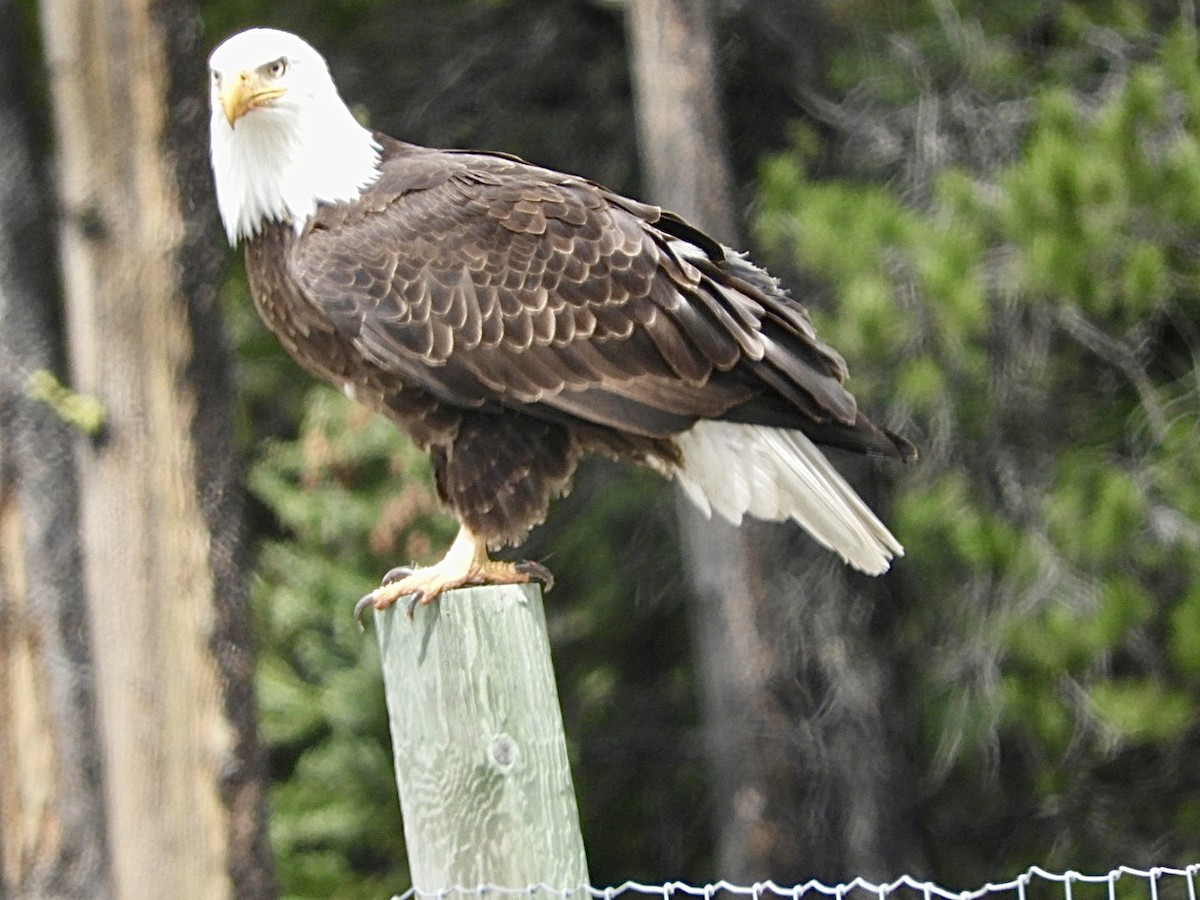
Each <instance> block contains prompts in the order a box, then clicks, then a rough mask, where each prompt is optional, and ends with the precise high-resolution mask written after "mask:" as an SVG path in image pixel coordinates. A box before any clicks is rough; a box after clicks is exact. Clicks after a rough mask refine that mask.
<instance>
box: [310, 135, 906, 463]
mask: <svg viewBox="0 0 1200 900" xmlns="http://www.w3.org/2000/svg"><path fill="white" fill-rule="evenodd" d="M396 146H398V147H400V148H402V150H395V149H393V150H392V152H391V153H390V154H389V158H388V160H387V161H386V162H385V164H384V167H383V174H382V176H381V178H380V179H379V181H378V182H376V184H374V185H373V186H372V187H371V188H370V189H369V190H368V191H367V192H366V194H365V195H364V198H363V202H362V203H360V204H356V205H355V206H354V207H353V208H352V209H351V208H347V207H341V208H338V209H337V210H336V211H333V212H329V213H322V214H318V216H317V219H316V221H315V223H314V225H313V226H312V228H311V230H310V231H309V233H308V234H307V235H306V236H304V237H303V238H302V240H301V241H300V242H299V244H298V247H297V253H296V259H295V269H296V272H297V276H298V278H299V280H300V281H301V283H302V284H303V285H305V287H306V289H307V291H308V292H309V295H310V297H311V298H312V302H314V303H317V304H319V305H320V306H321V307H322V308H323V311H324V313H325V314H326V315H327V316H328V317H329V318H330V319H331V321H332V322H333V323H334V324H335V326H336V327H337V328H338V329H339V330H340V331H341V332H342V333H343V334H344V335H346V336H347V337H348V338H349V339H350V340H352V341H353V343H354V344H355V346H357V347H358V348H359V349H360V350H361V352H362V353H363V354H364V355H365V356H366V357H367V358H368V359H370V360H371V361H372V362H373V363H374V364H375V365H377V366H379V367H380V368H382V369H384V370H386V371H389V372H393V373H395V374H397V375H400V376H402V377H403V378H404V379H405V380H406V381H408V382H410V383H415V384H418V385H420V386H421V387H423V388H424V389H426V390H428V391H430V392H431V393H433V394H434V395H436V396H438V397H439V398H441V399H442V400H445V401H447V402H451V403H455V404H459V405H461V406H464V407H481V406H487V405H491V404H497V403H499V404H502V405H505V406H511V407H522V408H525V409H526V410H528V411H531V412H534V413H535V414H536V413H537V411H538V410H542V411H544V412H546V413H549V412H550V411H554V412H555V413H558V414H565V415H568V416H571V417H575V418H577V419H580V420H583V421H587V422H590V423H592V424H597V425H603V426H611V427H615V428H619V429H622V430H628V431H632V432H634V433H638V434H642V435H645V436H647V437H667V436H670V435H673V434H676V433H678V432H680V431H683V430H685V429H686V428H688V427H689V426H690V425H691V424H692V423H693V422H694V421H695V420H696V419H698V418H720V417H722V416H725V415H727V414H736V415H737V416H739V417H740V418H741V420H752V419H753V418H754V416H755V415H761V416H766V417H768V418H770V416H772V415H774V416H779V417H782V418H783V419H785V420H786V419H787V418H788V417H789V416H791V417H793V418H795V417H797V411H800V412H801V413H803V416H802V418H804V419H806V420H808V421H811V422H813V423H815V424H816V425H817V426H818V427H832V428H834V429H837V428H840V427H847V428H848V429H850V430H854V428H855V425H856V422H857V421H858V420H861V419H862V417H861V416H859V415H858V413H857V410H856V408H855V404H854V400H853V398H852V397H851V395H850V394H849V393H848V392H847V391H846V390H845V388H844V387H843V386H842V382H843V379H844V378H845V374H846V373H845V365H844V363H843V362H842V359H841V357H840V356H839V355H838V354H837V353H836V352H834V351H833V350H832V349H830V348H829V347H827V346H826V345H825V344H823V343H822V342H820V340H819V339H818V338H817V337H816V335H815V334H814V333H813V329H812V326H811V324H810V322H809V320H808V317H807V315H806V313H805V312H804V310H803V308H802V307H801V306H800V305H799V304H796V303H794V302H792V301H790V300H789V299H788V298H787V297H786V296H785V295H783V294H782V292H781V291H779V290H778V288H777V287H776V286H775V285H774V283H773V282H772V281H771V280H770V279H769V276H767V275H766V274H765V273H763V272H762V271H761V270H759V269H757V268H755V267H753V266H752V265H751V264H750V263H748V262H746V261H744V260H742V259H741V258H740V257H737V256H735V255H733V254H728V255H726V252H725V251H724V250H723V248H721V247H720V245H718V244H716V243H715V242H714V241H712V240H711V239H710V238H708V237H706V236H704V235H703V234H701V233H699V232H697V231H695V230H694V229H692V228H691V227H690V226H688V225H686V224H685V223H683V222H681V221H680V220H678V219H676V218H675V217H673V216H670V215H669V214H665V213H661V212H660V211H659V210H658V209H657V208H656V207H651V206H646V205H643V204H638V203H636V202H634V201H630V200H627V199H625V198H622V197H619V196H617V195H615V194H612V193H610V192H608V191H606V190H605V189H603V188H600V187H599V186H597V185H595V184H592V183H590V182H587V181H585V180H582V179H578V178H573V177H570V176H565V175H561V174H559V173H555V172H550V171H548V170H545V169H540V168H537V167H534V166H531V165H529V164H526V163H524V162H521V161H520V160H516V159H514V158H509V157H504V156H497V155H486V154H467V153H458V152H447V151H428V150H419V149H418V148H409V147H408V145H396ZM330 216H336V220H332V219H330ZM781 411H782V412H781ZM770 424H777V425H778V424H784V425H787V424H790V425H791V427H801V423H800V422H799V421H795V422H790V423H789V422H787V421H783V422H771V423H770ZM818 439H819V438H818ZM885 443H886V442H885ZM865 449H872V448H865ZM879 449H882V450H885V451H886V449H887V448H886V447H881V448H879Z"/></svg>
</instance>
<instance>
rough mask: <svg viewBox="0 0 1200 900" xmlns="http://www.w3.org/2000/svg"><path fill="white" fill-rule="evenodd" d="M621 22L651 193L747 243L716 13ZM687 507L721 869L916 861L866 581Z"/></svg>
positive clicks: (794, 870) (689, 7) (819, 555)
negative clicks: (738, 216) (724, 112)
mask: <svg viewBox="0 0 1200 900" xmlns="http://www.w3.org/2000/svg"><path fill="white" fill-rule="evenodd" d="M629 23H630V50H631V55H632V64H633V75H634V96H635V105H636V110H637V114H638V126H639V134H640V137H641V144H642V155H643V160H644V163H645V170H646V176H647V192H646V193H647V197H646V199H649V200H651V201H653V202H655V203H661V204H663V205H664V206H667V207H669V208H671V209H673V210H674V211H676V212H678V213H680V214H682V215H683V216H685V217H686V218H689V219H690V220H692V221H693V222H695V223H696V224H697V225H699V226H700V227H701V228H704V229H706V230H708V231H710V233H712V234H714V235H715V236H716V237H718V238H720V239H721V240H723V241H725V242H727V243H737V242H736V234H737V231H738V229H737V227H736V225H735V217H734V215H733V213H732V203H731V198H732V196H733V190H732V187H731V183H732V178H731V176H730V174H729V168H728V164H727V162H726V155H725V151H724V139H723V135H722V129H721V125H720V115H719V107H720V103H719V91H718V86H717V78H716V66H715V61H714V57H715V51H714V47H715V44H714V41H713V34H712V23H711V21H710V16H709V8H708V4H707V2H705V0H631V3H630V16H629ZM679 507H680V528H681V534H682V542H683V550H684V559H685V560H686V562H687V565H688V576H689V578H690V581H691V586H692V594H693V605H692V614H691V622H692V632H693V642H694V652H695V660H696V669H697V672H698V680H699V685H700V698H701V707H702V715H703V719H704V730H705V737H706V745H707V751H708V757H709V768H710V772H711V777H712V790H713V797H714V807H715V814H716V817H717V834H718V838H717V840H718V847H717V860H716V865H717V871H716V872H715V873H714V875H715V876H716V877H720V878H725V879H729V880H732V881H739V882H751V881H755V880H761V879H767V878H773V879H775V880H776V881H779V882H781V883H788V882H792V881H803V880H806V879H808V878H811V877H818V878H822V879H825V880H831V881H832V880H849V879H852V878H854V877H855V876H857V875H865V876H868V877H871V876H874V877H884V876H885V875H887V874H892V873H895V872H897V871H901V870H903V868H904V867H905V866H906V865H908V864H912V863H914V854H913V853H911V852H910V850H911V848H912V847H913V846H914V843H913V842H912V839H911V832H910V830H909V826H908V824H907V823H908V821H909V820H910V819H909V817H908V816H907V815H906V813H907V811H908V809H909V804H910V799H911V798H910V797H909V796H908V792H907V788H906V787H905V784H906V782H905V780H904V779H903V778H902V777H901V775H902V773H903V771H904V766H903V764H902V762H901V761H902V759H903V755H902V753H900V752H898V748H899V747H900V746H901V744H902V742H901V741H900V740H898V739H897V736H896V734H897V730H898V728H897V726H900V727H899V730H902V720H901V719H899V716H900V710H899V708H898V704H897V703H896V702H895V699H894V697H893V696H892V689H891V685H892V684H893V683H894V682H893V679H892V678H891V676H892V674H893V673H892V672H891V671H890V670H889V669H888V665H887V657H886V656H881V655H879V654H880V649H879V648H878V647H876V646H875V642H873V641H872V639H871V627H872V621H873V619H872V615H871V612H870V611H869V607H868V606H867V605H866V604H867V603H868V597H867V596H866V595H865V594H864V593H863V590H864V589H863V588H862V585H863V581H864V580H865V579H859V578H858V577H856V576H851V575H850V574H848V572H847V571H846V570H845V567H843V566H841V564H840V562H839V561H838V560H837V559H836V558H835V557H834V556H833V555H832V554H829V553H828V552H827V551H824V550H821V549H820V548H818V547H817V546H816V545H815V543H814V542H813V541H812V540H810V539H809V538H808V537H807V536H806V535H803V534H802V533H801V532H800V531H799V530H798V529H797V528H795V527H793V526H791V525H764V524H761V523H759V524H753V525H748V526H745V527H743V528H742V529H735V528H733V527H731V526H729V525H727V524H725V523H724V522H722V521H717V520H712V521H707V520H705V519H703V517H702V516H701V515H700V514H699V513H698V512H696V511H695V509H694V508H693V507H692V506H691V504H689V503H687V502H686V501H685V500H681V501H680V504H679ZM806 563H810V564H811V568H812V571H811V572H809V571H804V570H803V569H801V566H805V564H806ZM806 568H807V566H806ZM802 571H803V572H804V574H800V573H801V572H802ZM814 573H815V574H814ZM851 585H853V587H852V586H851ZM868 593H873V594H877V593H878V590H877V589H876V588H872V589H871V591H869V592H868ZM889 713H890V715H889Z"/></svg>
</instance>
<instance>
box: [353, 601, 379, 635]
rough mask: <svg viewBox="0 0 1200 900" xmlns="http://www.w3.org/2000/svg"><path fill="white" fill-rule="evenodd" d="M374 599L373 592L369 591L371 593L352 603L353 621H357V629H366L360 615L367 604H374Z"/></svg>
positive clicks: (364, 610)
mask: <svg viewBox="0 0 1200 900" xmlns="http://www.w3.org/2000/svg"><path fill="white" fill-rule="evenodd" d="M374 600H375V592H374V591H371V593H369V594H366V595H365V596H363V597H361V598H359V601H358V602H357V603H355V604H354V621H355V622H357V623H358V630H359V631H366V630H367V628H366V626H365V625H363V620H362V616H363V613H364V612H366V610H367V607H368V606H372V605H374Z"/></svg>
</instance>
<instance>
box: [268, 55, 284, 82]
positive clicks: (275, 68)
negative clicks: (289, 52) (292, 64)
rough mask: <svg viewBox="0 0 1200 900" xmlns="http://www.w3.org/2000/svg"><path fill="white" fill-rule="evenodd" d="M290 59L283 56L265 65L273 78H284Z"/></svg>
mask: <svg viewBox="0 0 1200 900" xmlns="http://www.w3.org/2000/svg"><path fill="white" fill-rule="evenodd" d="M287 67H288V61H287V57H286V56H281V57H279V59H277V60H275V62H273V63H267V65H266V66H265V68H266V70H267V74H268V75H270V76H271V77H272V78H282V77H283V74H284V73H285V72H286V71H287Z"/></svg>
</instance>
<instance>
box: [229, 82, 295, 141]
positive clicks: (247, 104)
mask: <svg viewBox="0 0 1200 900" xmlns="http://www.w3.org/2000/svg"><path fill="white" fill-rule="evenodd" d="M286 93H287V88H283V87H279V86H278V85H268V84H264V83H263V79H262V77H261V76H260V75H259V74H258V73H257V72H248V71H245V70H243V71H241V72H238V73H237V75H236V77H234V78H231V79H229V81H228V82H227V83H226V84H224V85H222V87H221V93H220V98H221V109H222V110H223V111H224V112H225V120H226V121H227V122H229V127H230V128H232V127H233V124H234V123H235V122H236V121H237V120H238V119H240V118H241V117H242V116H244V115H245V114H246V113H248V112H250V110H252V109H257V108H258V107H260V106H264V105H265V104H268V103H270V102H271V101H272V100H277V99H278V98H280V97H282V96H283V95H284V94H286Z"/></svg>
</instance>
